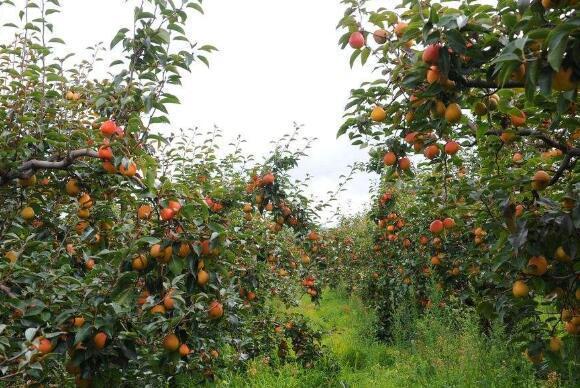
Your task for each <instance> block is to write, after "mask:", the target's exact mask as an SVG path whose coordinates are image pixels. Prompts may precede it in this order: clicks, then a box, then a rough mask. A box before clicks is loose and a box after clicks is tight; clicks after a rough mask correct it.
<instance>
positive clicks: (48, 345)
mask: <svg viewBox="0 0 580 388" xmlns="http://www.w3.org/2000/svg"><path fill="white" fill-rule="evenodd" d="M53 348H54V346H53V345H52V341H51V340H49V339H48V338H41V339H40V340H39V341H38V345H36V349H37V350H38V352H39V353H40V354H48V353H50V352H52V349H53Z"/></svg>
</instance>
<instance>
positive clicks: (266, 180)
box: [262, 172, 276, 186]
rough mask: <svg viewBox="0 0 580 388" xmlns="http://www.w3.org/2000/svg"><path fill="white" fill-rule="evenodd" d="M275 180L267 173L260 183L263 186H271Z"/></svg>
mask: <svg viewBox="0 0 580 388" xmlns="http://www.w3.org/2000/svg"><path fill="white" fill-rule="evenodd" d="M275 179H276V177H275V176H274V174H272V173H271V172H269V173H267V174H266V175H264V176H263V177H262V183H263V184H264V186H267V185H271V184H273V183H274V180H275Z"/></svg>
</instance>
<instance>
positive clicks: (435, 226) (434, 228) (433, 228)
mask: <svg viewBox="0 0 580 388" xmlns="http://www.w3.org/2000/svg"><path fill="white" fill-rule="evenodd" d="M443 228H444V226H443V222H442V221H441V220H435V221H433V222H432V223H431V225H429V231H430V232H431V233H433V234H439V233H441V232H442V231H443Z"/></svg>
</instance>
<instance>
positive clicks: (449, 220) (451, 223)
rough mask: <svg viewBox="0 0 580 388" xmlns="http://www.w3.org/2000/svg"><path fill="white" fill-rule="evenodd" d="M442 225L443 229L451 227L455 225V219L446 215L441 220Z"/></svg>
mask: <svg viewBox="0 0 580 388" xmlns="http://www.w3.org/2000/svg"><path fill="white" fill-rule="evenodd" d="M443 227H444V228H445V229H452V228H453V227H455V220H454V219H453V218H450V217H447V218H446V219H444V220H443Z"/></svg>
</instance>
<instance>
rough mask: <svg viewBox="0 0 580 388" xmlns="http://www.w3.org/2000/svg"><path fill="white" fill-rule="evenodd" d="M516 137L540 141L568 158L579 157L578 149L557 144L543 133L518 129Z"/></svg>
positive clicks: (498, 133)
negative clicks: (527, 137)
mask: <svg viewBox="0 0 580 388" xmlns="http://www.w3.org/2000/svg"><path fill="white" fill-rule="evenodd" d="M502 132H503V131H488V132H487V133H486V135H495V136H500V135H501V134H502ZM515 133H516V135H518V136H530V137H534V138H536V139H540V140H542V141H543V142H544V143H546V144H547V145H549V146H551V147H553V148H557V149H559V150H560V151H562V152H563V153H565V154H569V155H570V156H580V148H574V147H569V146H568V145H567V144H564V143H559V142H557V141H556V140H554V139H552V138H550V137H548V135H546V134H545V133H542V132H538V131H534V130H533V129H520V130H518V131H516V132H515Z"/></svg>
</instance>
